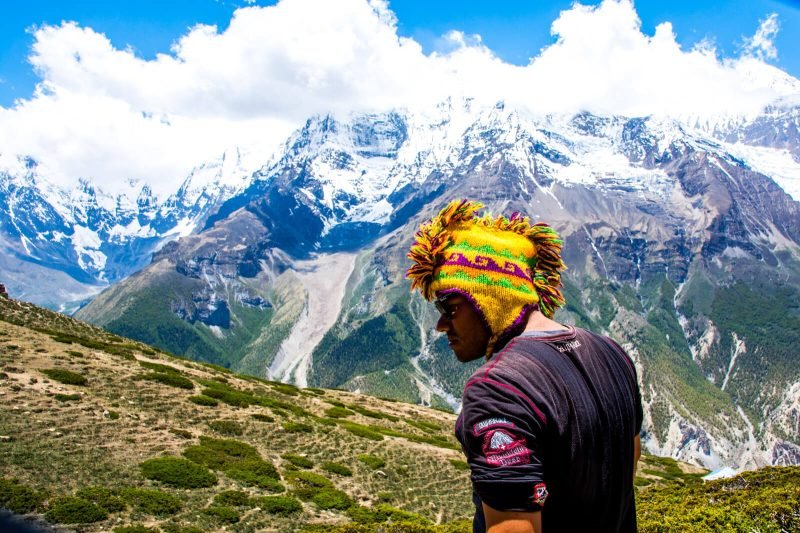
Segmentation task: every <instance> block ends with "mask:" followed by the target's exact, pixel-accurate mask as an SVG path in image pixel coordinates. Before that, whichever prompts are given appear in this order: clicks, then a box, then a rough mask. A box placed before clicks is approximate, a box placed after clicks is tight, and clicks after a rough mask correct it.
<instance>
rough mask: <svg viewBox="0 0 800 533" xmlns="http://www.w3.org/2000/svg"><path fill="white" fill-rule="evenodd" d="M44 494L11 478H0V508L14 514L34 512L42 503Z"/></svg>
mask: <svg viewBox="0 0 800 533" xmlns="http://www.w3.org/2000/svg"><path fill="white" fill-rule="evenodd" d="M43 500H44V495H42V494H41V493H39V492H37V491H35V490H33V489H32V488H30V487H28V486H26V485H23V484H22V483H20V482H18V481H16V480H13V479H3V478H0V509H8V510H9V511H11V512H14V513H16V514H28V513H32V512H34V511H35V510H36V509H38V508H39V506H40V505H41V504H42V501H43Z"/></svg>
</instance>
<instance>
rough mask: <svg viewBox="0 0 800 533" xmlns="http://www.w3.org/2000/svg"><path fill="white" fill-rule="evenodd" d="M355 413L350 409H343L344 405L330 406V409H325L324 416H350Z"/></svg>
mask: <svg viewBox="0 0 800 533" xmlns="http://www.w3.org/2000/svg"><path fill="white" fill-rule="evenodd" d="M354 414H355V413H353V411H351V410H350V409H345V408H344V407H331V408H330V409H326V410H325V416H327V417H329V418H347V417H348V416H352V415H354Z"/></svg>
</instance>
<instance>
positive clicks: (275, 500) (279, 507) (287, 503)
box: [256, 496, 303, 516]
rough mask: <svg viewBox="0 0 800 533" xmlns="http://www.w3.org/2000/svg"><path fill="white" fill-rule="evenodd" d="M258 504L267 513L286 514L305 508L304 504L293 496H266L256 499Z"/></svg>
mask: <svg viewBox="0 0 800 533" xmlns="http://www.w3.org/2000/svg"><path fill="white" fill-rule="evenodd" d="M256 505H258V507H260V508H261V510H262V511H264V512H265V513H270V514H277V515H284V516H285V515H289V514H292V513H299V512H300V511H302V510H303V504H301V503H300V502H299V501H298V500H297V499H296V498H292V497H291V496H264V497H262V498H258V499H257V500H256Z"/></svg>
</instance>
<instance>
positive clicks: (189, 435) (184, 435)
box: [169, 428, 194, 439]
mask: <svg viewBox="0 0 800 533" xmlns="http://www.w3.org/2000/svg"><path fill="white" fill-rule="evenodd" d="M169 432H170V433H172V434H173V435H177V436H179V437H180V438H182V439H191V438H194V435H192V433H191V432H190V431H186V430H185V429H180V428H170V429H169Z"/></svg>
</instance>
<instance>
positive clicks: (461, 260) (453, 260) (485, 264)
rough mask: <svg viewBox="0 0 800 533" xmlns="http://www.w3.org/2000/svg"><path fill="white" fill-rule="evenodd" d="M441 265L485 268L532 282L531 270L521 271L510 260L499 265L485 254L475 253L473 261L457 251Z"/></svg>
mask: <svg viewBox="0 0 800 533" xmlns="http://www.w3.org/2000/svg"><path fill="white" fill-rule="evenodd" d="M442 265H454V266H463V267H468V268H474V269H476V270H487V271H489V272H497V273H499V274H508V275H510V276H514V277H516V278H521V279H524V280H525V281H529V282H531V283H533V279H531V274H532V273H531V271H530V269H527V270H528V271H527V272H525V271H523V270H522V269H521V268H520V267H519V265H517V264H515V263H512V262H511V261H506V262H505V264H504V265H503V266H502V267H501V266H500V265H498V264H497V262H496V261H495V260H494V259H492V258H491V257H487V256H485V255H476V256H475V260H474V261H470V260H469V258H468V257H466V256H465V255H464V254H460V253H458V252H456V253H454V254H453V255H451V256H450V257H448V258H447V260H446V261H445V262H444V263H442Z"/></svg>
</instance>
